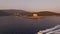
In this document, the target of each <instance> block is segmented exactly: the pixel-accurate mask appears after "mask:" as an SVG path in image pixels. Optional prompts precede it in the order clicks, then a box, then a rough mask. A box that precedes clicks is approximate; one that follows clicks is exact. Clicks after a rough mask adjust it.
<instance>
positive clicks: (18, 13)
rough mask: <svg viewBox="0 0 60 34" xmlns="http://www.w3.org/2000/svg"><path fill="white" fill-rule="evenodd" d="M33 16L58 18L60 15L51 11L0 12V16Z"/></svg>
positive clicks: (13, 10)
mask: <svg viewBox="0 0 60 34" xmlns="http://www.w3.org/2000/svg"><path fill="white" fill-rule="evenodd" d="M33 14H38V15H39V16H60V13H55V12H51V11H40V12H33V13H32V12H28V11H25V10H16V9H9V10H0V15H22V16H32V15H33Z"/></svg>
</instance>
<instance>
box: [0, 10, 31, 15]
mask: <svg viewBox="0 0 60 34" xmlns="http://www.w3.org/2000/svg"><path fill="white" fill-rule="evenodd" d="M0 11H3V12H7V13H9V14H10V15H14V14H15V15H16V14H19V15H28V14H31V13H30V12H27V11H25V10H16V9H9V10H0Z"/></svg>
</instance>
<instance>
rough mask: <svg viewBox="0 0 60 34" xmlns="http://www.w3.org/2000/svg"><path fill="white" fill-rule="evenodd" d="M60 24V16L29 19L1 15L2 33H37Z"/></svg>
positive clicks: (0, 30)
mask: <svg viewBox="0 0 60 34" xmlns="http://www.w3.org/2000/svg"><path fill="white" fill-rule="evenodd" d="M59 24H60V17H56V16H48V17H45V18H40V19H29V18H23V17H15V16H3V17H0V34H35V33H36V32H38V31H40V30H44V29H48V28H51V27H54V26H55V25H59Z"/></svg>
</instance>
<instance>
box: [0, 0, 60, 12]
mask: <svg viewBox="0 0 60 34" xmlns="http://www.w3.org/2000/svg"><path fill="white" fill-rule="evenodd" d="M0 9H23V10H28V11H36V12H37V11H44V10H49V11H55V12H60V0H0Z"/></svg>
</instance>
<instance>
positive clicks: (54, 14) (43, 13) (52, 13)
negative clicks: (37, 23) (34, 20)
mask: <svg viewBox="0 0 60 34" xmlns="http://www.w3.org/2000/svg"><path fill="white" fill-rule="evenodd" d="M35 13H36V14H38V15H40V16H60V13H55V12H51V11H41V12H35Z"/></svg>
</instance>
